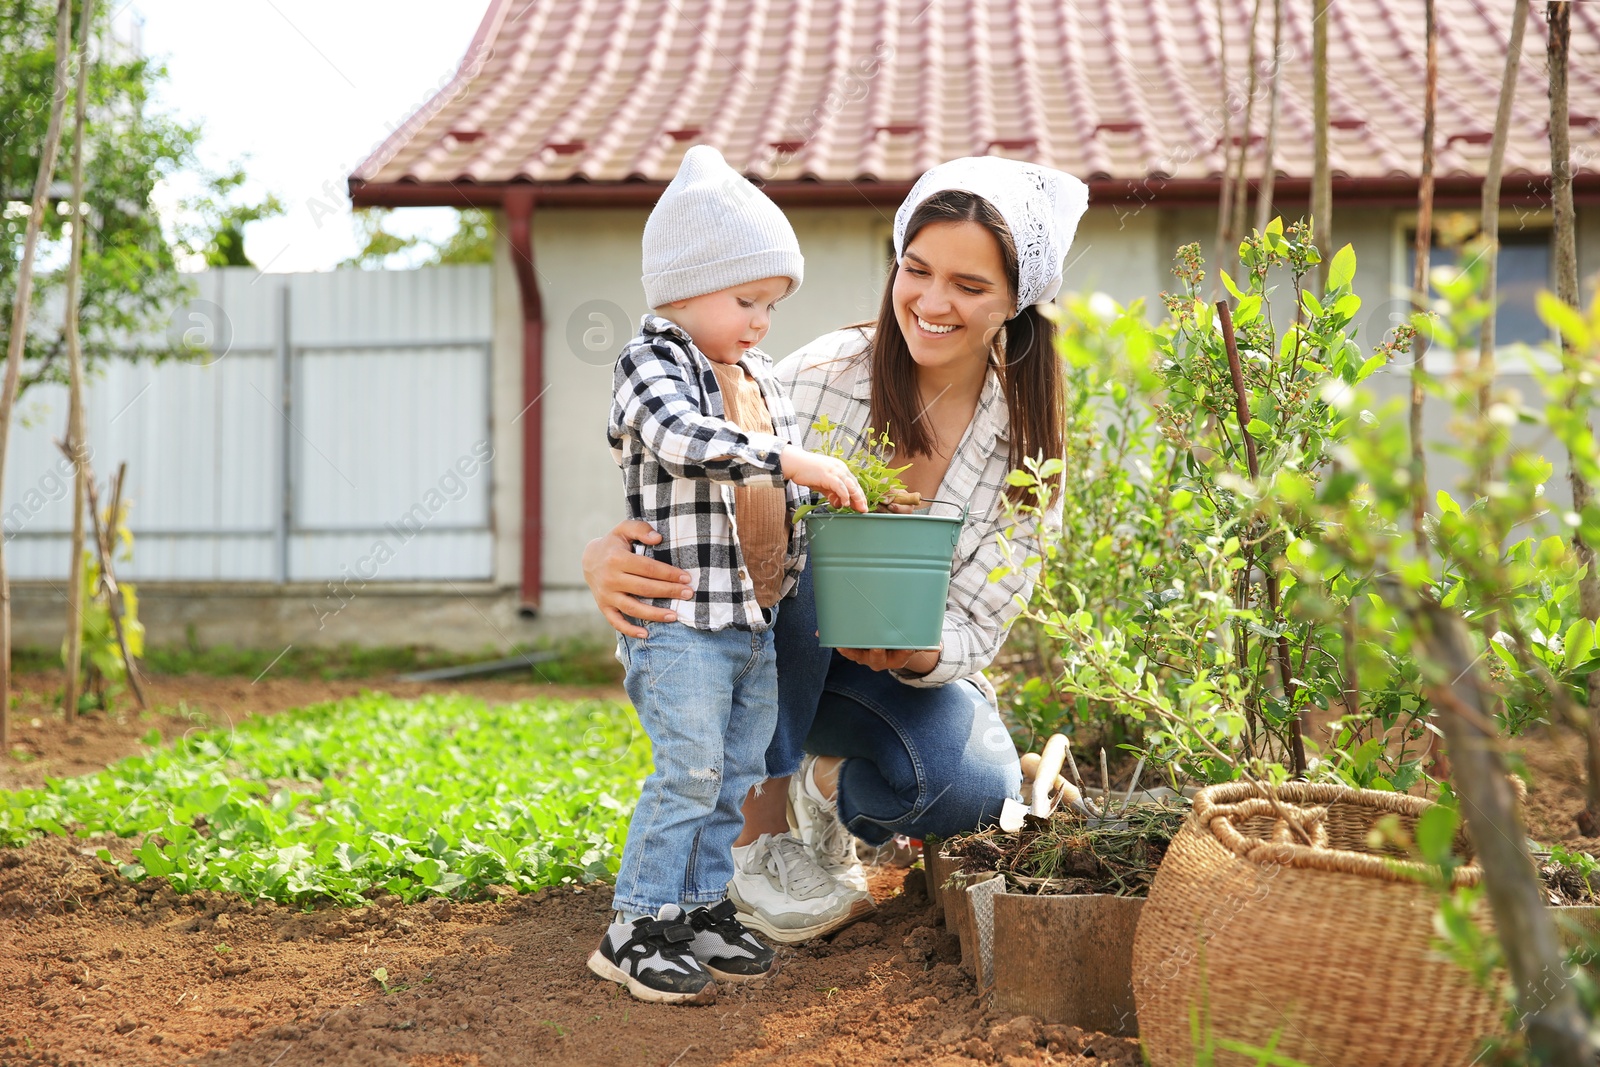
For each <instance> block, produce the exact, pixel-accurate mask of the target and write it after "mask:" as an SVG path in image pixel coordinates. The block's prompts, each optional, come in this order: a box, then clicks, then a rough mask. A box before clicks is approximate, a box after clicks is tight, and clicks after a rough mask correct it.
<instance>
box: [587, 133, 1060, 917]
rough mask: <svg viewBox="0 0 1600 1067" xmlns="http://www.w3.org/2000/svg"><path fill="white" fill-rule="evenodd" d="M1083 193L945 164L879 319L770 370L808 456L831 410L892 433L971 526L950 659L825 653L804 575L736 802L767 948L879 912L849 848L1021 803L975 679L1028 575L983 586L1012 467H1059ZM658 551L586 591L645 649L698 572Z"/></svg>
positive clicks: (909, 475) (898, 225) (960, 550)
mask: <svg viewBox="0 0 1600 1067" xmlns="http://www.w3.org/2000/svg"><path fill="white" fill-rule="evenodd" d="M1087 202H1088V195H1087V189H1086V188H1085V186H1084V185H1083V183H1082V182H1079V181H1078V180H1077V179H1076V178H1073V177H1071V176H1070V175H1067V174H1063V173H1061V172H1060V171H1054V170H1049V169H1047V168H1044V167H1039V166H1035V165H1033V164H1028V163H1020V162H1017V161H1014V160H1006V159H999V158H996V157H969V158H965V159H957V160H952V161H951V162H949V163H943V164H940V165H939V166H937V167H934V168H933V169H932V170H930V171H928V172H927V173H926V174H924V175H923V176H922V178H921V179H920V180H919V181H918V182H917V183H916V185H915V186H914V187H913V188H912V190H911V194H910V195H909V196H908V197H907V198H906V201H905V203H903V204H902V205H901V206H900V209H899V211H897V212H896V214H895V229H894V245H895V257H896V258H895V262H894V263H893V264H891V266H890V268H889V278H888V282H887V284H886V285H885V286H884V296H883V302H882V305H881V307H880V309H879V313H878V317H877V320H876V323H875V324H873V325H872V326H870V327H868V326H863V327H855V328H851V329H847V330H841V331H837V332H835V333H831V334H828V335H826V336H824V337H821V338H818V339H817V340H816V341H813V342H812V343H811V344H809V345H807V346H805V347H804V348H802V349H800V350H799V351H798V352H796V353H795V354H794V355H792V356H791V357H789V358H788V359H787V360H785V361H784V362H783V363H782V364H780V365H779V367H778V376H779V378H780V379H781V380H782V381H783V382H784V384H785V386H786V387H787V388H788V390H789V393H790V398H791V399H792V401H793V403H794V407H795V411H796V413H797V414H798V416H799V424H800V425H801V426H802V427H805V439H804V441H803V445H804V447H806V448H815V447H817V444H818V442H817V440H816V435H815V433H814V431H813V430H812V429H811V426H812V424H813V423H814V422H815V421H816V420H817V419H819V418H821V417H823V416H827V417H828V418H830V419H831V420H832V421H833V422H834V423H835V424H836V425H838V426H839V427H841V428H842V433H843V434H844V435H845V437H846V438H848V437H849V436H850V435H854V437H855V439H856V441H857V442H859V443H864V442H865V440H866V438H867V435H868V433H869V431H872V432H876V431H878V430H887V431H888V432H889V434H890V436H891V438H892V440H893V442H894V445H895V456H894V463H895V466H902V465H906V464H909V465H910V466H909V469H907V470H906V471H905V472H904V473H903V474H902V475H901V477H902V478H903V480H904V481H905V483H906V485H907V488H909V489H910V490H912V491H913V492H918V493H921V494H922V497H923V499H925V500H927V499H938V500H945V501H953V502H956V503H960V504H965V505H966V506H967V507H968V508H969V518H968V521H967V524H966V526H965V528H964V529H963V530H962V533H961V536H960V539H959V541H958V543H957V547H956V553H955V561H954V566H953V568H952V572H951V580H950V593H949V597H948V599H947V601H946V604H945V615H944V624H943V629H942V634H941V641H940V644H939V646H938V647H936V648H932V649H926V650H921V651H885V650H883V649H830V648H823V647H821V646H819V644H818V642H817V635H816V609H815V603H814V600H813V598H812V590H811V580H810V570H809V567H808V568H807V571H806V572H805V574H803V575H802V577H801V580H800V584H799V588H798V590H797V592H796V594H795V596H794V598H793V599H792V600H790V601H788V602H786V603H785V604H784V610H783V611H782V612H780V613H779V615H778V620H777V624H776V625H777V632H776V634H775V644H776V650H777V661H778V700H779V721H778V729H777V733H776V734H775V736H774V737H773V739H772V743H771V745H770V746H769V748H768V750H767V775H768V778H769V781H768V782H767V783H766V784H765V785H764V786H758V787H757V788H756V789H755V790H754V791H753V792H752V793H751V794H750V797H749V799H748V801H747V802H746V804H745V807H744V814H745V829H744V833H743V834H742V835H741V836H740V838H739V841H738V844H737V845H736V847H735V848H734V860H735V867H736V872H737V873H736V874H735V876H734V880H733V882H732V883H731V884H730V885H729V890H728V891H729V896H730V898H732V899H733V901H734V903H735V905H736V906H737V907H738V909H739V911H740V919H741V920H742V921H743V922H744V923H745V925H747V926H750V927H751V928H753V929H756V930H759V931H760V932H762V933H764V934H766V935H768V936H769V937H771V938H772V939H774V940H777V941H781V942H790V943H792V942H797V941H803V940H806V939H808V938H811V937H815V936H818V935H820V934H824V933H828V932H829V931H831V930H834V929H837V928H838V927H839V926H842V925H844V924H845V923H848V922H850V921H851V920H853V919H855V918H858V917H860V916H861V915H862V914H865V913H866V912H868V911H870V910H871V909H872V898H871V897H870V895H868V894H867V892H866V884H865V878H864V876H863V875H862V873H861V869H860V864H859V863H858V862H857V861H856V858H855V839H856V838H859V839H860V840H862V841H865V842H867V843H868V844H873V845H877V844H882V843H884V842H886V841H888V840H890V839H891V838H892V837H893V836H894V835H896V834H903V835H906V836H909V837H913V838H920V837H924V836H932V835H941V836H942V835H947V834H951V833H956V832H959V831H963V830H970V829H973V828H975V827H977V826H979V825H981V824H983V823H985V822H988V821H992V820H993V819H994V818H995V817H996V816H997V815H998V814H999V811H1000V806H1001V804H1002V803H1003V802H1004V800H1005V799H1006V798H1007V797H1010V796H1014V795H1016V794H1017V793H1018V790H1019V787H1020V783H1021V771H1020V768H1019V765H1018V760H1017V753H1016V750H1015V747H1014V746H1013V745H1012V743H1011V740H1010V737H1009V735H1008V734H1007V732H1006V729H1005V726H1004V724H1003V723H1002V722H1001V720H1000V716H999V713H998V711H997V710H996V707H995V700H994V692H993V689H992V688H990V687H989V685H988V683H987V681H986V680H985V679H984V678H983V676H982V674H981V673H980V672H981V671H982V670H983V668H984V667H986V666H988V664H989V663H990V662H991V661H992V660H993V659H994V656H995V654H996V653H997V652H998V651H999V649H1000V645H1001V643H1002V642H1003V641H1004V639H1005V635H1006V631H1007V630H1008V629H1009V627H1010V625H1011V622H1012V620H1013V619H1014V618H1015V617H1016V614H1017V612H1018V611H1019V610H1020V605H1021V604H1022V603H1024V602H1025V601H1026V600H1027V598H1028V595H1029V593H1030V592H1031V590H1032V587H1033V581H1034V578H1035V577H1036V575H1037V568H1032V569H1027V570H1019V571H1014V572H1012V573H1010V574H1008V575H1007V576H1006V577H1004V578H1003V579H1001V580H999V581H996V582H990V581H989V574H990V572H991V571H993V570H994V569H995V568H996V567H1000V566H1002V565H1003V564H1005V563H1007V562H1008V561H1007V560H1006V559H1005V557H1004V555H1003V553H1002V551H1001V549H1000V548H999V546H998V544H997V540H996V535H997V534H998V533H999V532H1001V530H1002V529H1004V528H1005V527H1006V526H1007V525H1008V520H1007V517H1006V509H1005V500H1006V498H1007V496H1008V495H1009V496H1011V497H1012V498H1013V499H1019V498H1020V493H1021V490H1019V489H1017V488H1016V487H1008V486H1007V483H1006V475H1007V474H1008V473H1009V472H1010V471H1012V470H1014V469H1016V468H1018V467H1021V466H1022V464H1023V461H1024V459H1026V458H1029V457H1050V456H1059V455H1060V454H1061V434H1062V430H1061V397H1060V380H1059V372H1058V365H1057V360H1056V356H1055V352H1054V345H1053V340H1054V332H1053V328H1052V326H1051V323H1050V322H1049V320H1047V319H1046V318H1044V316H1043V315H1041V314H1040V312H1039V310H1038V307H1037V305H1038V304H1040V303H1043V302H1045V301H1048V300H1050V299H1051V298H1053V297H1054V296H1055V294H1056V292H1057V291H1058V290H1059V289H1060V286H1061V264H1062V260H1063V259H1064V258H1065V256H1066V252H1067V249H1068V247H1069V246H1070V245H1071V242H1072V236H1073V233H1074V231H1075V230H1076V227H1077V223H1078V220H1079V218H1080V217H1081V216H1082V214H1083V211H1084V209H1085V207H1086V206H1087ZM1054 506H1055V508H1056V509H1059V506H1060V504H1059V499H1057V500H1056V501H1055V505H1054ZM1008 533H1011V534H1013V535H1015V534H1016V533H1017V531H1008ZM659 540H660V537H659V535H657V534H656V533H655V532H654V531H653V530H651V529H650V528H649V527H648V526H647V525H646V524H644V523H641V522H624V523H621V524H619V525H618V526H617V527H616V528H614V529H613V530H612V531H611V532H610V533H609V534H607V535H605V536H604V537H600V538H597V539H595V540H594V541H591V542H590V543H589V545H588V546H587V547H586V548H585V550H584V557H583V563H584V575H585V578H586V580H587V581H588V583H589V587H590V589H591V591H592V592H593V593H594V597H595V601H596V602H597V603H598V604H599V606H600V609H601V611H602V613H603V614H604V615H605V617H606V619H607V621H608V622H609V623H610V624H611V625H612V626H613V627H614V628H615V629H616V630H618V631H619V632H620V633H625V634H630V635H632V636H635V637H643V636H645V634H644V631H643V629H642V628H641V627H639V626H637V625H635V624H634V623H633V622H631V621H630V618H631V619H644V620H649V621H656V622H671V621H675V620H676V618H677V616H676V614H675V613H674V612H673V610H672V602H673V600H674V599H675V598H678V597H680V596H687V595H688V594H687V592H685V591H684V587H683V586H682V584H681V583H684V582H687V581H688V577H689V576H688V575H687V574H685V573H683V572H681V571H679V570H677V568H675V567H672V566H670V565H668V564H666V563H662V562H658V561H655V560H652V559H651V558H649V557H648V556H646V555H640V554H637V552H636V550H635V547H634V543H635V542H638V543H640V544H643V545H652V544H656V543H658V542H659ZM646 551H647V550H646ZM805 753H810V755H805ZM797 772H798V773H797ZM791 809H792V819H793V822H794V824H795V825H794V831H795V832H791V826H790V820H791ZM846 831H848V832H846Z"/></svg>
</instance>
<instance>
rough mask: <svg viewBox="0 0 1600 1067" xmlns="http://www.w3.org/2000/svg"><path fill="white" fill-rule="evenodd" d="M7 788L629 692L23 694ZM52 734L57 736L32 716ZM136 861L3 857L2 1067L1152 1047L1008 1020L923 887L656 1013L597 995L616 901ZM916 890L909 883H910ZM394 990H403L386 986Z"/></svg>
mask: <svg viewBox="0 0 1600 1067" xmlns="http://www.w3.org/2000/svg"><path fill="white" fill-rule="evenodd" d="M15 684H16V686H17V689H18V690H20V691H22V694H23V695H22V699H21V701H20V705H19V706H18V707H17V708H15V709H13V719H12V722H13V739H12V744H13V747H15V748H21V749H23V750H24V751H25V752H26V753H28V755H29V756H30V757H31V758H30V759H29V760H28V761H27V762H20V763H19V762H17V761H15V760H4V759H0V788H19V787H27V786H34V785H38V784H39V783H41V782H42V781H43V779H44V778H45V777H46V776H47V775H48V776H51V777H62V776H66V775H73V774H83V773H88V772H92V771H95V770H98V769H100V768H102V767H104V766H105V765H106V764H107V763H109V762H112V761H114V760H116V759H119V758H121V757H123V756H126V755H129V754H132V753H136V752H139V751H142V750H143V746H142V744H141V741H140V739H141V738H142V737H144V736H145V735H147V734H148V733H149V731H150V730H151V729H152V728H159V729H160V730H161V732H162V736H163V737H164V738H166V739H169V740H170V739H171V738H173V737H175V736H178V735H180V734H181V733H183V732H184V731H186V730H196V729H208V728H211V727H213V726H226V725H231V724H232V723H234V722H236V721H238V720H239V719H241V718H243V717H244V716H245V715H248V714H271V713H274V712H277V711H281V710H283V709H285V708H290V707H297V706H301V705H304V704H309V703H315V702H317V701H321V700H331V699H337V698H339V697H343V696H351V695H355V694H357V693H359V692H360V691H361V690H362V689H381V690H383V691H385V692H389V693H393V694H395V695H398V696H417V695H421V694H423V693H429V692H460V693H466V694H469V695H473V696H479V697H482V698H484V699H485V700H489V701H491V702H502V701H510V700H524V699H530V698H533V697H538V696H550V697H558V698H562V699H578V698H584V697H588V698H594V697H597V696H604V697H610V698H615V699H619V700H624V699H626V697H625V695H624V694H623V693H622V691H621V690H620V689H596V688H592V687H586V688H576V687H561V686H553V685H541V684H536V683H530V682H525V681H503V680H500V681H497V680H482V681H468V682H461V683H454V684H450V683H444V684H418V683H411V684H398V683H388V682H378V681H366V682H362V681H322V680H313V679H295V678H279V679H273V678H270V677H269V678H263V679H261V680H260V681H259V682H257V683H255V684H251V683H250V682H249V681H247V680H244V679H232V678H212V677H205V676H197V675H196V676H186V677H182V678H155V679H151V680H150V685H149V687H148V688H149V694H150V698H151V703H152V705H153V706H154V707H155V708H156V709H157V710H154V711H151V712H148V713H144V714H140V713H137V712H133V711H124V712H121V713H117V714H113V715H109V716H106V715H98V714H97V715H90V716H85V717H83V718H81V719H80V720H79V722H78V724H77V725H76V726H75V727H74V728H73V729H72V730H68V729H67V728H66V727H65V724H64V723H63V722H62V721H61V719H60V714H59V712H52V711H51V710H50V708H49V705H48V703H47V695H48V694H52V693H55V692H58V691H59V689H60V684H61V682H60V677H59V676H58V675H52V674H39V675H33V674H30V675H25V676H19V677H18V678H17V679H16V683H15ZM35 719H37V720H38V722H37V724H35V723H34V721H33V720H35ZM100 846H107V847H109V848H110V849H111V851H112V852H113V854H114V855H115V856H116V858H118V859H119V860H120V859H124V858H126V857H125V855H124V853H125V852H126V850H127V848H128V842H121V841H106V840H98V841H95V842H93V843H90V842H79V841H73V840H66V839H61V838H41V839H40V840H37V841H35V842H33V843H32V844H30V845H29V846H28V847H26V848H24V849H18V850H14V851H0V1003H3V1004H4V1005H5V1009H6V1010H5V1011H4V1013H3V1014H0V1064H6V1065H10V1064H13V1063H15V1064H53V1065H65V1064H84V1065H90V1064H93V1065H101V1064H118V1065H121V1064H130V1065H143V1064H152V1065H154V1064H162V1065H165V1064H173V1063H200V1064H207V1065H233V1064H238V1065H241V1067H243V1065H247V1064H248V1065H251V1067H260V1065H268V1064H270V1065H274V1067H294V1065H296V1064H341V1065H342V1064H359V1065H391V1064H392V1065H405V1067H488V1065H492V1064H501V1063H504V1064H519V1065H520V1064H526V1063H540V1064H557V1065H560V1064H612V1063H627V1064H641V1065H644V1064H655V1065H660V1067H692V1065H696V1064H741V1065H751V1064H779V1063H791V1064H815V1063H826V1064H835V1063H837V1064H851V1065H857V1064H860V1065H866V1067H871V1065H874V1064H884V1063H898V1062H915V1063H942V1064H974V1063H1001V1064H1013V1065H1015V1064H1040V1063H1052V1064H1065V1065H1076V1067H1089V1065H1099V1067H1135V1065H1136V1064H1137V1063H1138V1062H1139V1059H1138V1052H1137V1048H1138V1046H1137V1044H1136V1043H1135V1042H1133V1041H1129V1040H1125V1039H1121V1038H1114V1037H1107V1036H1104V1035H1097V1034H1085V1033H1083V1032H1081V1031H1079V1030H1077V1029H1074V1028H1071V1027H1063V1026H1041V1025H1040V1024H1038V1023H1037V1022H1036V1021H1034V1020H1032V1019H1028V1018H1016V1019H1012V1018H1007V1017H1005V1016H1003V1015H998V1014H995V1013H992V1012H990V1011H988V1010H987V1009H986V1008H985V1006H984V1004H983V1003H982V1002H981V1001H980V999H979V997H978V996H977V994H976V992H975V990H974V988H973V984H972V981H971V979H970V978H967V977H966V976H965V975H964V974H962V972H961V971H960V969H959V968H958V966H957V962H958V959H959V956H960V950H959V947H958V945H957V942H956V938H955V937H954V935H952V934H950V933H948V932H947V931H946V930H945V929H944V927H943V926H942V925H940V924H939V920H938V919H937V917H936V914H935V912H934V910H933V909H932V908H931V907H930V906H929V905H928V902H927V896H926V892H925V890H924V887H923V883H922V876H921V873H920V872H912V873H911V874H909V875H907V873H906V872H904V871H898V870H894V871H885V872H883V873H881V874H879V875H878V876H876V877H875V878H874V885H873V891H874V893H875V895H876V896H878V898H879V899H880V901H881V902H882V907H881V908H880V909H879V911H878V913H877V914H876V915H875V916H874V917H872V918H871V919H870V920H869V921H864V922H861V923H858V924H857V925H855V926H853V927H850V928H847V929H846V930H843V931H841V932H840V933H839V934H837V935H835V936H834V937H833V938H832V939H831V940H829V941H819V942H816V943H814V944H811V945H807V946H803V947H800V948H795V949H784V950H783V951H782V953H781V957H780V958H781V970H780V971H779V973H778V974H777V975H776V976H775V977H773V978H771V979H768V980H766V981H764V982H759V983H755V984H753V985H749V986H743V987H726V988H725V989H724V990H723V992H722V994H721V996H720V999H719V1001H718V1003H717V1004H716V1005H715V1006H712V1007H709V1008H668V1007H662V1006H659V1005H648V1004H642V1003H640V1002H638V1001H635V1000H634V999H633V998H631V997H630V996H628V995H627V994H626V993H625V992H623V991H622V990H621V989H620V988H619V987H617V986H615V985H612V984H611V983H609V982H603V981H600V980H599V979H596V978H594V977H593V976H592V975H591V974H590V973H589V972H588V970H587V969H585V967H584V960H585V958H586V957H587V956H588V954H589V952H590V951H591V950H592V949H593V948H594V945H595V943H596V942H597V941H598V939H599V936H600V932H601V929H602V927H603V924H604V922H605V919H606V913H607V906H608V904H609V902H610V891H609V889H608V888H607V887H605V886H593V887H589V888H585V889H563V890H550V891H546V892H542V893H537V894H533V895H528V896H518V895H517V894H515V893H510V892H508V893H507V894H506V895H505V896H504V897H503V898H502V899H501V900H499V901H498V902H491V903H479V904H460V903H453V902H444V901H432V902H427V903H422V904H416V905H410V906H402V905H400V904H399V903H398V901H397V900H396V899H394V898H386V899H383V900H379V901H376V902H374V904H373V905H371V906H370V907H367V908H362V909H337V908H330V909H325V910H319V911H313V912H302V911H297V910H295V909H292V908H285V907H281V906H278V905H275V904H267V903H257V904H251V903H249V902H246V901H243V900H240V899H239V898H237V897H232V896H229V895H226V894H218V893H195V894H189V895H185V896H180V895H178V894H176V893H174V892H173V891H172V890H171V889H170V888H167V887H166V886H165V884H164V883H163V882H162V881H161V880H160V879H152V880H149V881H147V882H143V883H140V884H138V885H131V884H129V883H128V882H126V881H125V880H123V879H122V878H120V877H119V876H118V875H117V874H116V873H115V869H114V868H113V867H111V866H109V865H107V864H104V863H101V862H100V861H99V860H97V859H95V858H94V850H95V847H100ZM902 880H903V885H902ZM379 968H383V969H384V971H386V972H387V973H386V977H385V981H386V983H387V986H388V989H387V992H386V991H385V990H384V989H383V988H382V986H381V985H380V983H379V982H378V981H376V980H375V979H374V978H373V977H372V974H373V972H374V971H375V970H377V969H379Z"/></svg>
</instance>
